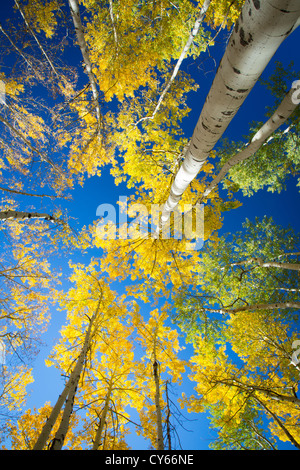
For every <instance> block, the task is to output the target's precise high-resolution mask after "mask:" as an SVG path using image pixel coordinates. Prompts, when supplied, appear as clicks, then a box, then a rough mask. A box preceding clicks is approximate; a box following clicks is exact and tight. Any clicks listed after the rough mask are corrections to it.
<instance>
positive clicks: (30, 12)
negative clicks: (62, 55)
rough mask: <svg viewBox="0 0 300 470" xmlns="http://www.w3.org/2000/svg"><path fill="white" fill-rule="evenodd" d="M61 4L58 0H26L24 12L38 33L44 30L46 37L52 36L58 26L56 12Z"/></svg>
mask: <svg viewBox="0 0 300 470" xmlns="http://www.w3.org/2000/svg"><path fill="white" fill-rule="evenodd" d="M59 8H60V5H59V2H58V1H57V0H47V1H46V2H45V1H41V0H26V4H25V5H24V13H25V16H26V19H27V21H29V22H30V23H31V27H33V28H34V29H35V30H36V31H37V32H38V33H40V32H41V31H43V33H45V36H46V38H51V37H52V36H53V35H54V32H55V30H56V27H57V19H56V17H55V13H57V11H58V10H59Z"/></svg>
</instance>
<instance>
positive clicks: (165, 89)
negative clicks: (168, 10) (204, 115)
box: [136, 0, 211, 125]
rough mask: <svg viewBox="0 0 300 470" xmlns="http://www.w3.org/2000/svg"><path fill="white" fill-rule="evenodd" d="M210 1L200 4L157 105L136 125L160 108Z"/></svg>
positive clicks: (152, 117) (152, 115)
mask: <svg viewBox="0 0 300 470" xmlns="http://www.w3.org/2000/svg"><path fill="white" fill-rule="evenodd" d="M210 3H211V0H205V1H204V4H203V6H202V8H201V10H200V13H199V15H198V17H197V18H196V21H195V23H194V26H193V29H192V31H191V34H190V35H189V37H188V40H187V42H186V43H185V45H184V47H183V49H182V51H181V54H180V57H179V59H178V60H177V62H176V65H175V67H174V70H173V72H172V75H171V78H170V80H169V81H168V83H167V85H166V87H165V88H164V90H163V92H162V94H161V95H160V97H159V99H158V102H157V105H156V107H155V110H154V111H153V113H152V114H151V116H146V117H144V118H141V119H139V121H138V122H137V123H136V125H137V124H138V123H139V122H141V121H145V120H147V119H154V117H155V115H156V113H157V111H158V110H159V108H160V105H161V103H162V102H163V99H164V97H165V95H166V94H167V92H168V90H169V89H170V87H171V85H172V83H173V82H174V80H175V77H176V75H177V74H178V71H179V69H180V66H181V64H182V62H183V60H184V58H185V56H186V54H187V52H188V50H189V48H190V47H191V45H192V43H193V40H194V38H195V37H196V36H197V34H198V32H199V28H200V26H201V23H202V21H203V19H204V17H205V15H206V12H207V10H208V8H209V6H210Z"/></svg>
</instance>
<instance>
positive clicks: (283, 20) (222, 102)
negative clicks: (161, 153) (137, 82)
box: [158, 0, 300, 229]
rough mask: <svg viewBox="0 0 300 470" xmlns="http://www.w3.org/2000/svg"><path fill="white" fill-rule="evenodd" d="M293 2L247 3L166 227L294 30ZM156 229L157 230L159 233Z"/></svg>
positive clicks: (172, 196)
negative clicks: (186, 192)
mask: <svg viewBox="0 0 300 470" xmlns="http://www.w3.org/2000/svg"><path fill="white" fill-rule="evenodd" d="M299 17H300V6H299V2H298V1H297V0H285V1H284V3H283V2H282V1H281V0H274V1H272V2H262V1H260V0H254V1H253V0H246V1H245V4H244V6H243V9H242V12H241V15H240V17H239V19H238V21H237V22H236V24H235V27H234V29H233V32H232V34H231V37H230V40H229V42H228V45H227V47H226V51H225V54H224V56H223V58H222V60H221V63H220V65H219V68H218V70H217V73H216V76H215V79H214V81H213V84H212V86H211V89H210V91H209V93H208V96H207V98H206V101H205V104H204V106H203V109H202V111H201V114H200V117H199V119H198V122H197V124H196V127H195V129H194V132H193V135H192V138H191V141H190V143H189V146H188V148H187V150H186V153H185V156H184V161H183V163H182V164H181V167H180V168H179V170H178V172H177V174H176V176H175V179H174V181H173V184H172V187H171V190H170V193H169V197H168V199H167V201H166V203H165V206H164V212H163V215H162V218H161V221H162V223H164V221H166V220H167V219H168V218H169V216H170V212H171V211H172V210H173V209H174V208H175V207H176V205H177V204H178V201H179V200H180V198H181V196H182V194H183V192H184V191H185V190H186V188H187V187H188V185H189V184H190V183H191V181H192V180H193V179H194V178H195V177H196V175H197V174H198V172H199V171H200V170H201V168H202V167H203V165H204V162H205V161H206V159H207V158H208V156H209V155H210V152H211V151H212V150H213V148H214V146H215V145H216V143H217V142H218V140H219V139H220V138H221V136H222V135H223V133H224V132H225V130H226V129H227V127H228V125H229V124H230V122H231V121H232V119H233V118H234V116H235V115H236V113H237V112H238V110H239V108H240V107H241V106H242V104H243V102H244V101H245V99H246V97H247V96H248V95H249V93H250V91H251V90H252V88H253V87H254V85H255V83H256V82H257V80H258V78H259V77H260V75H261V73H262V72H263V70H264V69H265V67H266V66H267V64H268V63H269V61H270V59H271V58H272V57H273V55H274V53H275V52H276V50H277V49H278V47H279V46H280V44H281V43H282V42H283V41H284V39H285V38H286V37H287V36H288V35H289V34H291V33H292V31H294V29H295V28H296V27H297V26H298V21H299ZM158 229H159V227H158Z"/></svg>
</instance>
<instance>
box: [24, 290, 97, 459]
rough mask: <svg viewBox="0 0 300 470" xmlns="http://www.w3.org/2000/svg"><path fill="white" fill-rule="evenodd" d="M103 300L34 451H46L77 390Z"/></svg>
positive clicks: (92, 319)
mask: <svg viewBox="0 0 300 470" xmlns="http://www.w3.org/2000/svg"><path fill="white" fill-rule="evenodd" d="M101 299H102V297H101V298H100V300H99V302H98V305H97V308H96V310H95V312H94V314H93V316H92V318H91V320H90V323H89V326H88V329H87V331H86V334H85V339H84V343H83V347H82V349H81V352H80V355H79V357H78V359H77V362H76V365H75V367H74V369H73V371H72V373H71V375H70V377H69V380H68V382H67V383H66V385H65V388H64V390H63V392H62V393H61V395H60V396H59V397H58V400H57V402H56V404H55V405H54V407H53V408H52V411H51V414H50V416H49V418H48V419H47V421H46V423H45V424H44V427H43V429H42V432H41V434H40V435H39V437H38V439H37V441H36V443H35V445H34V447H33V450H43V449H44V447H45V445H46V443H47V440H48V439H49V436H50V433H51V430H52V428H53V426H54V425H55V423H56V420H57V418H58V415H59V413H60V410H61V409H62V407H63V404H64V402H65V400H66V399H67V397H68V396H69V394H70V398H71V392H72V391H74V390H75V389H76V388H77V385H78V382H79V378H80V375H81V372H82V368H83V365H84V361H85V358H86V354H87V351H88V348H89V345H90V341H91V337H92V334H91V332H92V326H93V323H94V321H95V319H96V317H97V315H98V312H99V308H100V303H101ZM68 406H70V403H69V405H68ZM55 437H56V436H55ZM57 437H58V436H57ZM62 445H63V442H62Z"/></svg>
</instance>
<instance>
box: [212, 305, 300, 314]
mask: <svg viewBox="0 0 300 470" xmlns="http://www.w3.org/2000/svg"><path fill="white" fill-rule="evenodd" d="M287 308H292V309H299V310H300V302H276V303H271V304H262V303H261V304H252V305H244V306H243V307H238V308H223V309H219V310H215V311H218V312H220V313H222V314H226V313H233V314H234V313H238V312H248V311H250V310H274V309H275V310H276V309H287Z"/></svg>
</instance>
